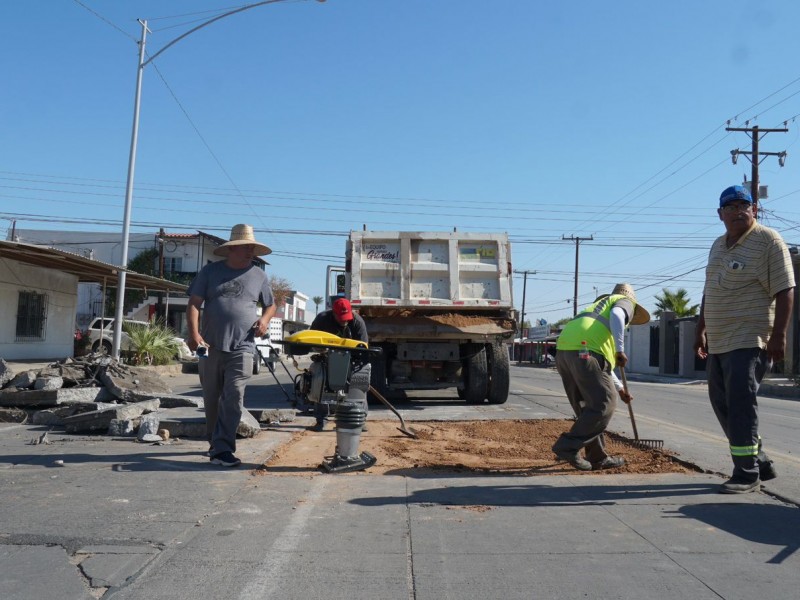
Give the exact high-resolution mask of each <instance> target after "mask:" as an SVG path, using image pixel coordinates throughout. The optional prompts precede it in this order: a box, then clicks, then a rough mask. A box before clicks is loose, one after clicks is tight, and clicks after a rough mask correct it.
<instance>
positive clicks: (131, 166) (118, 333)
mask: <svg viewBox="0 0 800 600" xmlns="http://www.w3.org/2000/svg"><path fill="white" fill-rule="evenodd" d="M139 23H141V25H142V40H141V41H140V42H139V67H138V68H137V69H136V95H135V97H134V101H133V131H132V132H131V151H130V155H129V157H128V181H127V183H126V184H125V216H124V217H123V219H122V258H121V259H120V266H121V267H122V269H120V272H119V281H118V282H117V306H116V310H115V311H114V338H113V345H112V347H111V354H112V355H113V356H114V358H117V359H119V345H120V341H121V340H122V313H123V307H124V304H125V280H126V278H127V271H126V270H127V268H128V239H129V238H130V231H131V204H132V203H133V173H134V170H135V169H136V142H137V141H138V139H139V106H140V105H141V101H142V73H143V72H144V46H145V42H146V41H147V32H148V31H149V30H148V29H147V21H142V20H141V19H140V20H139Z"/></svg>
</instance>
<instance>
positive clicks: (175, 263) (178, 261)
mask: <svg viewBox="0 0 800 600" xmlns="http://www.w3.org/2000/svg"><path fill="white" fill-rule="evenodd" d="M164 272H165V273H181V272H183V257H182V256H166V257H164Z"/></svg>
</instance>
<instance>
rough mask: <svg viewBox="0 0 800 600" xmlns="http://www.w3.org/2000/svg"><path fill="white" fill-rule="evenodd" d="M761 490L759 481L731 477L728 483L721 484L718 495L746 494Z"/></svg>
mask: <svg viewBox="0 0 800 600" xmlns="http://www.w3.org/2000/svg"><path fill="white" fill-rule="evenodd" d="M760 489H761V480H760V479H758V478H756V479H755V480H749V479H745V478H743V477H737V476H733V477H731V478H730V479H729V480H728V481H726V482H725V483H723V484H722V485H721V486H720V488H719V493H720V494H747V493H749V492H757V491H759V490H760Z"/></svg>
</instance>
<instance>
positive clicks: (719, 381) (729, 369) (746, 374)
mask: <svg viewBox="0 0 800 600" xmlns="http://www.w3.org/2000/svg"><path fill="white" fill-rule="evenodd" d="M771 367H772V361H771V360H770V359H769V357H768V356H767V351H766V350H762V349H761V348H743V349H740V350H732V351H730V352H724V353H722V354H709V355H708V362H707V363H706V369H707V374H708V396H709V399H710V400H711V407H712V408H713V409H714V414H715V415H716V416H717V420H718V421H719V424H720V425H721V426H722V431H724V432H725V436H726V437H727V438H728V443H729V444H730V450H731V459H732V460H733V476H734V477H741V478H744V479H747V480H749V481H754V480H756V479H757V478H758V463H759V462H763V461H766V460H769V459H768V458H767V456H766V455H765V454H764V452H763V451H762V450H761V437H760V436H759V435H758V400H757V399H756V394H757V393H758V387H759V385H760V384H761V380H762V379H763V378H764V374H765V373H767V371H769V369H770V368H771Z"/></svg>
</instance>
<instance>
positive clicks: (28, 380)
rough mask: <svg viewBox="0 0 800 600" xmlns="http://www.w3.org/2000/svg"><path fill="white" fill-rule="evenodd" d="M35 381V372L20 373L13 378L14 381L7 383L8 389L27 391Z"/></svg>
mask: <svg viewBox="0 0 800 600" xmlns="http://www.w3.org/2000/svg"><path fill="white" fill-rule="evenodd" d="M35 381H36V372H35V371H22V372H21V373H17V374H16V375H15V376H14V379H12V380H11V381H9V382H8V387H14V388H17V389H20V390H27V389H29V388H31V387H32V386H33V383H34V382H35Z"/></svg>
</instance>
